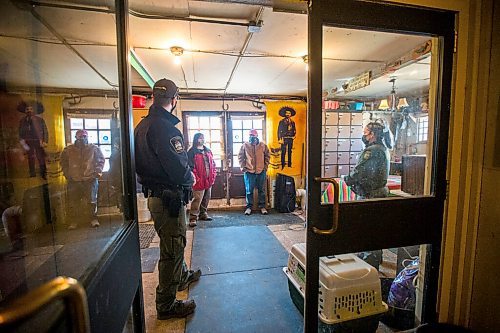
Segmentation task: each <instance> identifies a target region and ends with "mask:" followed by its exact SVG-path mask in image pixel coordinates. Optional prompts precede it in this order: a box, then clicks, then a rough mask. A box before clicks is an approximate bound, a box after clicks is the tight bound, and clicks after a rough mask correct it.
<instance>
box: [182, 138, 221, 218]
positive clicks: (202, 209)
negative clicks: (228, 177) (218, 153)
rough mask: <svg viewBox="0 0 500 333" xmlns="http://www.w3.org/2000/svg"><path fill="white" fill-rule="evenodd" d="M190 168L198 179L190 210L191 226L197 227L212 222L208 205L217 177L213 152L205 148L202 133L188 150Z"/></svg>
mask: <svg viewBox="0 0 500 333" xmlns="http://www.w3.org/2000/svg"><path fill="white" fill-rule="evenodd" d="M187 154H188V159H189V166H190V167H191V170H192V171H193V173H194V176H195V178H196V184H195V185H194V186H193V201H192V202H191V208H190V210H189V226H190V227H196V221H197V220H198V219H199V220H202V221H212V218H211V217H210V216H208V213H207V210H208V203H209V202H210V195H211V190H212V185H213V184H214V182H215V177H216V176H217V169H216V167H215V162H214V157H213V154H212V151H211V150H210V149H208V147H207V146H205V137H204V136H203V134H202V133H196V134H195V135H194V138H193V146H192V147H191V148H190V149H189V150H188V153H187Z"/></svg>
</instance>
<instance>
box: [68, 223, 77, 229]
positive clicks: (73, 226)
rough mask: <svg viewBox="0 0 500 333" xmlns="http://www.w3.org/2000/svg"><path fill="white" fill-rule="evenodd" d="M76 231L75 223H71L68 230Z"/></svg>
mask: <svg viewBox="0 0 500 333" xmlns="http://www.w3.org/2000/svg"><path fill="white" fill-rule="evenodd" d="M75 229H76V224H75V223H71V224H70V225H69V226H68V230H75Z"/></svg>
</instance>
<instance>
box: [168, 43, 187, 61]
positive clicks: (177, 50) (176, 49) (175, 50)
mask: <svg viewBox="0 0 500 333" xmlns="http://www.w3.org/2000/svg"><path fill="white" fill-rule="evenodd" d="M170 53H172V54H173V55H174V63H175V64H176V65H180V64H181V56H182V55H183V54H184V49H183V48H182V47H180V46H172V47H171V48H170Z"/></svg>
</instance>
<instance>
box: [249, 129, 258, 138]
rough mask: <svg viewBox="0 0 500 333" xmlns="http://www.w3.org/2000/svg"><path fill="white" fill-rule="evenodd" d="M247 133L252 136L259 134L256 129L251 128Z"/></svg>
mask: <svg viewBox="0 0 500 333" xmlns="http://www.w3.org/2000/svg"><path fill="white" fill-rule="evenodd" d="M248 135H252V136H257V137H258V136H259V133H258V132H257V130H254V129H251V130H250V131H248Z"/></svg>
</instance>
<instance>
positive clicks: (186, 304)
mask: <svg viewBox="0 0 500 333" xmlns="http://www.w3.org/2000/svg"><path fill="white" fill-rule="evenodd" d="M195 308H196V303H195V302H194V300H192V299H189V300H187V301H181V300H176V301H175V303H174V305H173V306H172V308H171V309H170V310H168V311H162V312H160V311H157V312H156V318H157V319H158V320H166V319H170V318H183V317H186V316H188V315H190V314H191V313H193V312H194V309H195Z"/></svg>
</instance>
